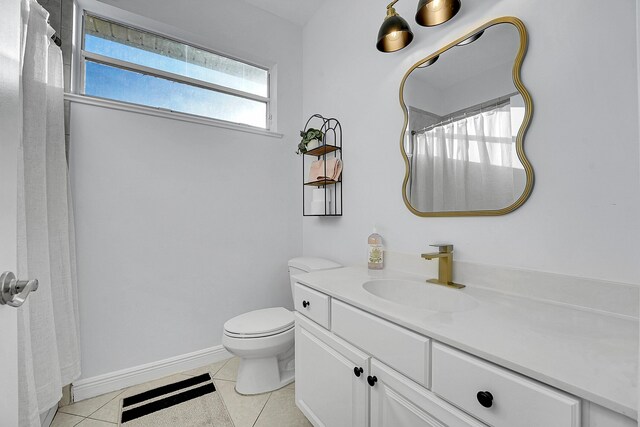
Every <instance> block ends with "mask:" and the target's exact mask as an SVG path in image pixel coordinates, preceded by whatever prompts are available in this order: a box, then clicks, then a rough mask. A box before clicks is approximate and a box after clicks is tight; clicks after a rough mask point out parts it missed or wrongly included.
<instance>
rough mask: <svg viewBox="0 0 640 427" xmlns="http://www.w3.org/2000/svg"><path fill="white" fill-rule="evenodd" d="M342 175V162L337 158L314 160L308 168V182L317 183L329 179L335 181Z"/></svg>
mask: <svg viewBox="0 0 640 427" xmlns="http://www.w3.org/2000/svg"><path fill="white" fill-rule="evenodd" d="M341 173H342V160H340V159H339V158H337V157H333V158H331V159H328V160H327V161H326V162H325V161H324V160H316V161H315V162H312V163H311V167H310V168H309V182H313V181H319V180H322V179H331V180H333V181H337V180H338V179H339V178H340V174H341Z"/></svg>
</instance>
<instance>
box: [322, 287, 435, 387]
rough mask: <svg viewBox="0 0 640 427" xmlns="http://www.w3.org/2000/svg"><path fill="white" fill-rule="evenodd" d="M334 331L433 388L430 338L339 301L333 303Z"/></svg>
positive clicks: (413, 378) (332, 322)
mask: <svg viewBox="0 0 640 427" xmlns="http://www.w3.org/2000/svg"><path fill="white" fill-rule="evenodd" d="M331 331H332V332H333V333H334V334H336V335H338V336H339V337H341V338H344V339H345V340H346V341H348V342H350V343H352V344H353V345H355V346H356V347H359V348H360V349H362V350H364V351H365V352H367V353H369V354H371V355H374V356H375V358H376V359H378V360H380V361H382V362H384V363H385V364H386V365H388V366H390V367H391V368H393V369H395V370H396V371H398V372H400V373H402V374H404V375H405V376H407V377H409V378H411V379H412V380H414V381H415V382H417V383H418V384H421V385H423V386H425V387H427V388H428V387H429V344H430V341H431V340H430V339H429V338H426V337H423V336H422V335H418V334H416V333H414V332H411V331H409V330H408V329H405V328H402V327H400V326H397V325H394V324H393V323H391V322H389V321H387V320H384V319H381V318H379V317H377V316H374V315H372V314H369V313H366V312H364V311H362V310H360V309H358V308H355V307H352V306H350V305H348V304H345V303H343V302H341V301H338V300H336V299H333V300H332V302H331Z"/></svg>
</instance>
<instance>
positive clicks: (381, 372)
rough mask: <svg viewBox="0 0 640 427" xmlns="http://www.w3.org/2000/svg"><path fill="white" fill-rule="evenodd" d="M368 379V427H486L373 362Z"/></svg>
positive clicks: (387, 368)
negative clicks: (369, 395) (369, 415)
mask: <svg viewBox="0 0 640 427" xmlns="http://www.w3.org/2000/svg"><path fill="white" fill-rule="evenodd" d="M371 376H372V378H374V379H375V382H374V385H373V386H372V387H371V390H370V393H371V427H396V426H411V427H486V426H485V424H483V423H481V422H479V421H477V420H476V419H474V418H472V417H471V416H469V415H467V414H465V413H463V412H462V411H460V410H458V409H456V408H454V407H453V406H451V405H450V404H448V403H447V402H445V401H444V400H442V399H440V398H439V397H437V396H436V395H435V394H433V393H431V392H430V391H429V390H427V389H426V388H424V387H422V386H420V385H418V384H416V383H415V382H413V381H412V380H410V379H408V378H406V377H405V376H403V375H401V374H399V373H398V372H396V371H394V370H393V369H391V368H389V367H388V366H386V365H384V364H382V363H381V362H379V361H377V360H376V359H371Z"/></svg>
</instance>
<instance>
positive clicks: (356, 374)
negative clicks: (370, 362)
mask: <svg viewBox="0 0 640 427" xmlns="http://www.w3.org/2000/svg"><path fill="white" fill-rule="evenodd" d="M363 372H364V369H362V368H361V367H359V366H356V367H355V368H353V373H354V374H355V376H356V377H359V376H360V375H361V374H362V373H363Z"/></svg>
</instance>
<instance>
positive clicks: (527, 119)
mask: <svg viewBox="0 0 640 427" xmlns="http://www.w3.org/2000/svg"><path fill="white" fill-rule="evenodd" d="M497 24H511V25H513V26H515V27H516V28H517V30H518V33H519V34H520V48H519V49H518V53H517V55H516V59H515V61H514V63H513V72H512V76H513V83H514V85H515V86H516V88H517V89H518V92H520V95H522V98H523V99H524V105H525V108H524V111H525V112H524V118H523V120H522V125H520V129H519V130H518V136H517V137H516V153H517V154H518V159H520V162H521V163H522V166H523V167H524V170H525V174H526V178H527V182H526V184H525V187H524V190H523V191H522V194H521V195H520V197H519V198H518V199H517V200H516V201H515V202H514V203H513V204H511V205H510V206H507V207H506V208H502V209H487V210H477V211H442V212H421V211H418V210H416V209H415V208H414V207H413V206H411V203H409V199H407V183H408V182H409V174H410V165H409V158H408V157H407V153H405V152H404V138H405V135H406V131H407V126H408V124H409V110H408V109H407V105H406V104H405V102H404V94H403V92H404V85H405V83H406V81H407V77H409V74H411V72H412V71H413V70H415V69H416V68H419V67H420V66H421V65H423V64H425V63H426V62H428V61H430V60H432V59H433V58H434V57H436V56H439V55H442V54H443V53H444V52H446V51H447V50H449V49H451V48H452V47H454V46H456V45H458V44H459V43H460V42H463V41H465V40H467V39H468V38H469V37H471V36H473V35H475V34H476V33H478V32H480V31H484V30H486V29H487V28H489V27H492V26H494V25H497ZM527 44H528V35H527V29H526V27H525V26H524V23H523V22H522V21H521V20H520V19H518V18H516V17H514V16H503V17H501V18H496V19H493V20H491V21H489V22H487V23H485V24H484V25H482V26H480V27H478V28H476V29H475V30H473V31H471V32H469V33H467V34H465V35H464V36H462V37H460V38H458V39H456V40H454V41H453V42H451V43H449V44H448V45H446V46H445V47H443V48H441V49H440V50H438V51H437V52H434V53H432V54H431V55H429V56H427V57H426V58H424V59H421V60H420V61H418V62H416V63H415V64H413V66H412V67H411V68H409V70H408V71H407V72H406V73H405V75H404V77H403V78H402V82H401V83H400V106H401V107H402V111H403V112H404V126H403V127H402V133H401V134H400V152H401V153H402V158H403V159H404V164H405V168H406V173H405V176H404V181H403V182H402V199H403V200H404V204H405V205H406V206H407V208H408V209H409V210H410V211H411V212H412V213H413V214H415V215H417V216H422V217H441V216H446V217H452V216H495V215H505V214H508V213H509V212H513V211H514V210H516V209H518V208H519V207H520V206H522V204H523V203H524V202H526V201H527V199H528V198H529V196H530V195H531V191H532V190H533V184H534V175H533V167H532V166H531V162H529V159H527V156H526V155H525V152H524V136H525V134H526V133H527V130H528V128H529V124H530V123H531V117H532V115H533V102H532V100H531V95H529V91H527V89H526V88H525V87H524V84H523V83H522V79H521V77H520V72H521V69H522V62H523V60H524V56H525V54H526V52H527Z"/></svg>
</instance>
